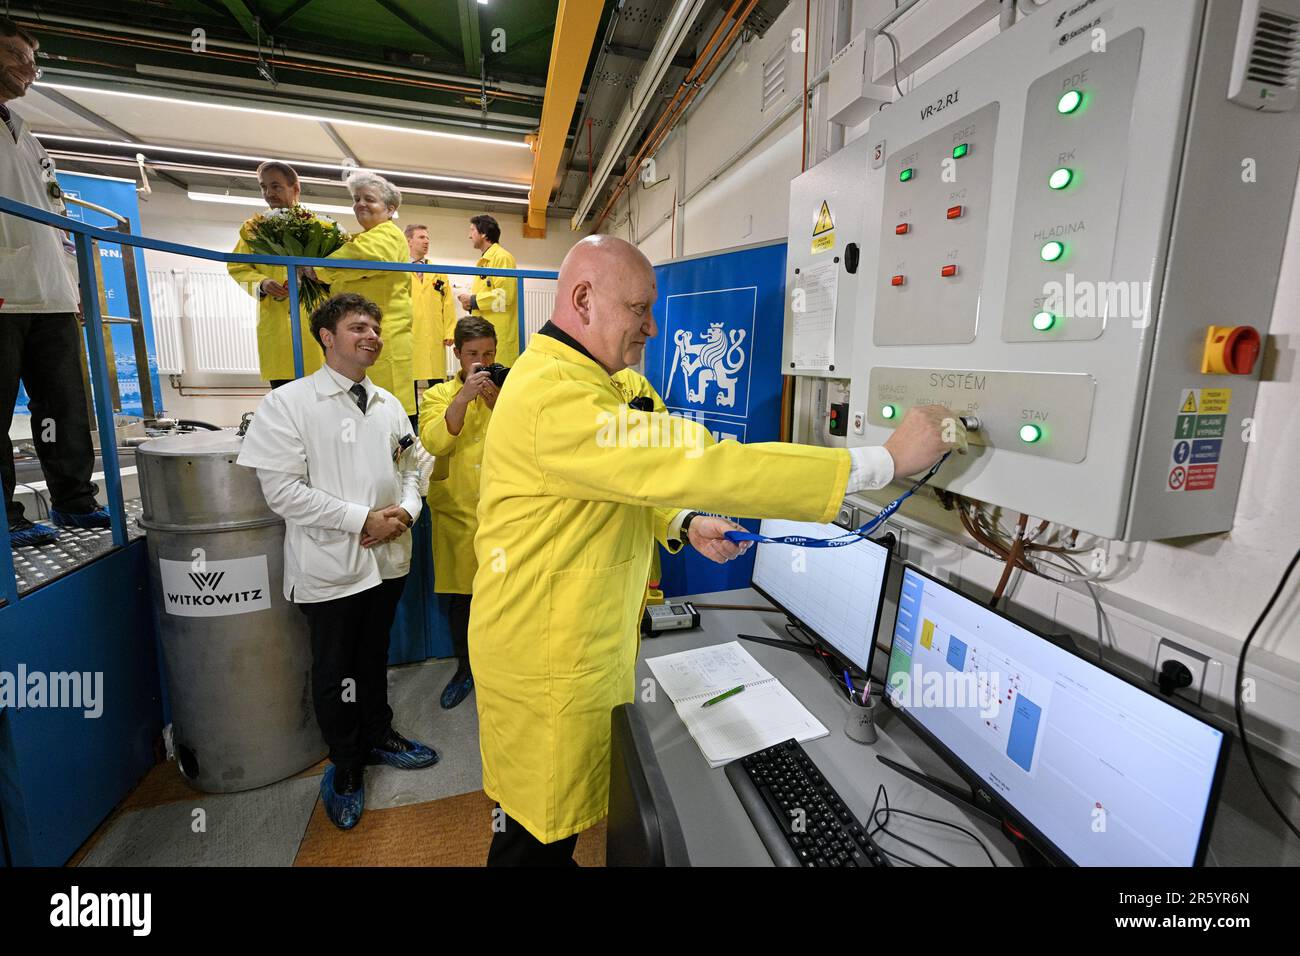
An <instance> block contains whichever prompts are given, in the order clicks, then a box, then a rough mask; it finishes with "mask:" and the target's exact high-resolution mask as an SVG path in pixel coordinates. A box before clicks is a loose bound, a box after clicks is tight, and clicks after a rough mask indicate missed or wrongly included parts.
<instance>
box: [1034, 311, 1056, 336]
mask: <svg viewBox="0 0 1300 956" xmlns="http://www.w3.org/2000/svg"><path fill="white" fill-rule="evenodd" d="M1055 324H1056V316H1054V315H1052V313H1050V312H1039V313H1038V314H1037V315H1035V316H1034V328H1036V329H1037V330H1038V331H1039V332H1046V331H1047V330H1048V329H1050V328H1051V327H1052V326H1054V325H1055Z"/></svg>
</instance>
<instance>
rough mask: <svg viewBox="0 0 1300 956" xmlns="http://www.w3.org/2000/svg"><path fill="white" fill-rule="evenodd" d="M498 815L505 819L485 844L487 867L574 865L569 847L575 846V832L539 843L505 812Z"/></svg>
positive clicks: (576, 837)
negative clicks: (554, 840) (558, 838)
mask: <svg viewBox="0 0 1300 956" xmlns="http://www.w3.org/2000/svg"><path fill="white" fill-rule="evenodd" d="M498 810H500V805H499V804H498ZM501 818H502V820H504V821H505V829H504V830H498V831H497V832H496V833H494V834H492V845H491V846H490V847H488V858H487V865H488V866H577V865H578V864H577V862H576V861H575V860H574V859H573V848H574V847H576V846H577V845H578V835H577V834H576V833H575V834H574V835H573V836H571V837H565V838H564V839H563V840H557V841H556V842H554V843H543V842H542V841H541V840H539V839H537V837H535V836H533V835H532V834H531V833H529V832H528V831H527V830H525V829H524V828H523V827H522V826H520V825H519V822H518V821H516V820H514V819H512V818H511V817H510V815H509V814H506V813H502V814H501Z"/></svg>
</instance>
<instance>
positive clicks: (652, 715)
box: [636, 588, 1019, 866]
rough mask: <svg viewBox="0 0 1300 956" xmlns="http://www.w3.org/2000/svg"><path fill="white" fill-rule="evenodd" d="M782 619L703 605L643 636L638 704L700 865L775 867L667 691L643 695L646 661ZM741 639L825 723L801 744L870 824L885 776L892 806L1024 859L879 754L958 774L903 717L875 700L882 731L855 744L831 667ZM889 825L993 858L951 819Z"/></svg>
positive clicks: (758, 631)
mask: <svg viewBox="0 0 1300 956" xmlns="http://www.w3.org/2000/svg"><path fill="white" fill-rule="evenodd" d="M674 600H695V601H699V602H701V603H705V604H708V603H717V604H752V605H754V606H755V607H763V606H765V605H766V604H767V601H766V600H764V598H763V597H762V596H760V595H759V594H758V593H757V592H756V591H753V590H751V589H749V588H744V589H741V590H736V591H719V592H717V593H714V594H702V595H695V596H693V597H691V598H684V599H682V598H674ZM785 622H786V617H785V615H784V614H782V613H781V612H779V611H759V610H755V611H712V610H701V611H700V628H699V629H698V630H693V631H669V632H667V635H666V636H662V637H652V638H646V639H644V640H643V641H642V642H641V655H640V659H639V660H638V662H637V672H636V673H637V698H636V700H637V707H638V708H639V709H640V710H641V712H642V713H643V714H644V715H645V717H646V720H647V723H648V725H649V729H650V737H651V740H652V741H653V743H654V748H655V753H656V755H657V756H658V758H659V766H660V768H661V769H662V771H663V775H664V779H665V781H666V782H667V784H668V789H669V791H670V792H671V793H672V796H673V804H674V806H675V807H676V809H677V816H678V817H679V818H680V820H681V824H682V831H683V833H684V835H685V837H686V848H687V851H688V852H689V853H690V857H691V863H692V864H693V865H695V866H771V865H772V858H771V857H769V856H768V854H767V850H765V849H764V848H763V843H762V841H760V840H759V838H758V833H757V832H756V831H755V830H754V827H753V824H751V823H750V820H749V817H748V816H747V815H746V814H745V809H744V807H742V806H741V805H740V800H739V799H738V798H737V797H736V793H735V791H734V790H732V788H731V783H730V782H729V781H728V780H727V778H726V775H725V774H724V773H723V770H722V768H718V769H717V770H714V769H712V768H710V767H709V764H708V761H707V760H705V759H704V755H703V754H701V753H700V748H699V746H698V745H697V744H696V743H695V740H694V738H692V737H691V735H690V733H689V732H688V731H687V729H686V725H685V724H683V723H682V721H681V719H680V718H679V717H678V716H677V711H676V709H675V708H674V707H673V702H672V701H671V700H670V699H669V698H668V695H667V694H665V693H663V692H662V690H661V691H659V693H658V694H657V697H656V699H655V700H654V701H653V702H647V701H645V700H643V699H642V697H643V690H642V689H643V688H644V687H646V686H647V685H646V684H645V683H644V682H645V681H646V680H647V679H651V678H652V677H653V675H652V674H651V673H650V668H649V667H648V666H647V665H646V663H645V660H646V658H647V657H660V656H662V655H664V654H673V653H676V652H677V651H685V650H690V649H691V648H694V647H707V646H709V645H711V644H725V643H726V642H728V641H734V640H736V635H737V634H738V633H740V634H754V635H756V636H759V637H781V638H784V637H787V635H786V632H785ZM740 644H741V646H742V647H744V648H745V650H747V651H748V652H749V653H750V654H752V655H753V656H754V659H755V660H757V661H758V662H759V664H761V665H762V666H763V667H764V668H766V669H767V671H768V672H769V673H771V674H772V676H773V677H775V678H777V679H778V680H779V681H780V682H781V683H782V684H784V685H785V686H786V688H787V689H788V690H789V691H790V692H791V693H792V694H794V695H795V697H797V698H799V700H800V701H801V702H802V703H803V705H804V706H805V707H807V708H808V709H809V710H810V711H812V713H813V714H814V715H815V716H816V717H817V719H818V720H820V721H821V722H822V723H823V724H825V725H826V728H827V729H828V730H829V731H830V734H829V736H826V737H822V738H821V739H819V740H811V741H808V742H807V743H805V744H804V745H803V746H804V749H805V750H807V752H808V755H809V757H811V758H812V760H813V762H814V763H816V764H817V767H818V769H819V770H821V772H822V773H823V774H824V775H825V776H826V779H827V780H828V781H830V784H831V786H833V787H834V788H835V789H836V790H837V791H839V794H840V797H841V798H843V800H844V802H845V803H846V804H848V807H849V809H850V810H852V811H853V813H854V815H856V816H857V818H858V819H859V820H860V821H862V823H863V825H864V826H868V827H869V826H870V822H869V820H868V816H869V814H870V812H871V803H872V801H873V800H874V799H875V796H876V788H877V787H878V786H879V785H880V784H882V783H883V784H884V785H885V787H886V789H887V790H888V793H889V801H890V804H891V806H893V807H894V808H895V809H900V810H910V811H912V812H913V813H922V814H925V815H926V816H931V817H936V818H938V819H940V820H947V821H950V822H952V823H956V824H959V825H961V826H964V827H966V828H967V829H968V830H971V831H973V832H975V833H978V834H979V835H980V836H981V837H982V838H983V839H984V843H985V845H987V846H988V848H989V850H990V852H992V854H993V856H994V858H995V859H996V860H997V861H998V866H1013V865H1018V859H1019V858H1018V856H1017V855H1016V851H1015V848H1014V847H1013V846H1012V845H1011V843H1010V841H1009V840H1007V839H1006V838H1005V837H1003V836H1002V834H1001V833H1000V832H999V830H998V828H997V827H995V826H993V825H991V824H988V823H986V822H984V821H982V820H975V819H974V818H973V817H971V816H968V815H967V814H966V813H965V812H964V811H963V810H961V809H960V808H958V807H957V806H956V805H955V804H952V803H950V802H948V801H947V800H945V799H943V798H942V797H939V796H936V795H935V794H932V793H931V792H930V791H928V790H926V789H924V788H923V787H920V786H918V785H917V784H915V783H913V782H911V781H910V780H908V779H907V778H905V777H903V776H902V775H900V774H898V773H895V772H894V771H893V770H891V769H889V768H888V767H886V766H885V765H884V764H882V763H880V762H879V761H878V760H876V754H883V755H884V756H886V757H889V758H891V759H893V760H896V761H898V762H899V763H901V764H903V765H904V766H906V767H911V768H913V769H917V770H920V771H922V772H924V773H928V774H932V775H934V776H937V777H939V778H940V779H942V780H947V781H949V782H953V783H959V782H960V781H959V779H958V778H957V776H956V774H954V773H953V772H952V770H951V769H950V768H948V766H947V765H946V764H945V763H944V762H943V761H942V760H941V759H940V758H939V757H938V756H937V755H936V754H935V753H934V751H932V750H931V749H930V748H929V747H928V746H927V745H926V744H925V743H924V742H922V741H921V739H920V738H919V737H917V736H916V734H915V733H913V732H912V731H911V730H909V729H908V728H907V727H905V726H903V722H902V721H901V720H899V719H898V717H897V716H895V715H894V714H891V713H890V712H889V711H888V709H886V708H885V707H884V706H883V705H881V706H878V707H877V709H876V729H877V731H878V735H879V739H878V740H877V742H876V743H874V744H869V745H864V744H859V743H855V742H854V741H852V740H850V739H849V738H848V736H847V735H846V734H845V733H844V723H845V721H846V720H847V719H848V716H849V713H850V711H851V709H852V707H853V705H852V704H850V703H849V702H848V701H847V700H846V699H845V697H844V694H843V693H841V692H839V691H838V690H837V689H836V687H835V685H834V684H833V683H832V682H831V680H830V677H829V675H828V674H827V672H826V669H825V668H824V667H822V666H821V665H820V664H819V663H818V662H817V661H816V660H814V659H813V658H811V657H808V656H807V655H804V654H798V653H795V652H792V651H787V650H782V649H780V648H776V647H769V646H768V645H765V644H760V643H758V642H756V641H741V642H740ZM882 656H883V652H880V651H877V658H876V659H877V661H879V660H880V659H881V657H882ZM877 670H879V667H877ZM889 829H890V830H891V831H892V832H894V833H897V834H898V835H900V836H902V837H903V838H904V839H907V840H911V841H912V842H914V843H918V844H920V845H921V846H923V847H925V848H926V849H928V850H931V851H932V852H934V853H937V854H939V855H940V856H942V857H944V858H945V859H947V860H950V861H952V862H953V863H955V864H957V865H958V866H988V865H989V860H988V857H987V856H985V855H984V851H983V850H981V849H980V848H979V847H978V846H976V845H975V842H974V841H973V840H971V838H970V837H968V836H966V835H965V834H962V833H959V832H958V831H956V830H953V829H950V828H949V827H944V826H939V825H937V824H933V823H927V822H925V821H923V820H916V819H914V818H910V817H903V816H897V815H895V816H894V817H893V818H892V819H891V820H890V822H889ZM877 842H878V843H879V844H880V846H881V848H882V849H885V850H889V851H892V852H894V853H898V854H900V855H902V856H905V857H907V858H908V859H912V860H915V861H916V862H918V863H922V864H930V865H939V864H938V862H937V861H936V860H934V859H932V858H930V857H927V856H925V855H924V854H923V853H919V852H918V851H916V850H915V849H913V848H912V847H909V846H906V845H904V844H902V843H899V842H898V841H897V840H894V839H892V838H890V837H889V836H886V835H885V834H877ZM904 865H905V864H904Z"/></svg>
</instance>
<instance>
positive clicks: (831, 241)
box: [812, 199, 835, 255]
mask: <svg viewBox="0 0 1300 956" xmlns="http://www.w3.org/2000/svg"><path fill="white" fill-rule="evenodd" d="M834 246H835V220H834V219H833V218H832V217H831V207H830V205H829V204H828V203H827V202H826V200H824V199H823V200H822V207H821V209H820V210H818V212H817V221H816V222H815V223H813V232H812V251H813V255H816V254H817V253H819V252H825V251H826V250H827V249H831V248H833V247H834Z"/></svg>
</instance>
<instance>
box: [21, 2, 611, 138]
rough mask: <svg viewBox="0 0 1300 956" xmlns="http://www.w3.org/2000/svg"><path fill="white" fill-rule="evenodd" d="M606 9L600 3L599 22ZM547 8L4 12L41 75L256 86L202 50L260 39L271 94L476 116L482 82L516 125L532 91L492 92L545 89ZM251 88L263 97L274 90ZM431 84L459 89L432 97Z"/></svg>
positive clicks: (467, 5)
mask: <svg viewBox="0 0 1300 956" xmlns="http://www.w3.org/2000/svg"><path fill="white" fill-rule="evenodd" d="M595 2H599V0H595ZM615 5H616V4H615V2H614V0H607V2H606V3H605V7H606V10H605V16H606V17H608V16H609V14H610V10H611V9H612V8H613V7H614V6H615ZM557 6H558V0H490V2H488V3H486V4H480V3H478V2H477V0H118V2H115V3H113V4H111V5H109V4H105V3H102V2H96V3H87V2H79V0H53V2H50V0H43V2H41V3H40V5H39V11H40V12H39V14H36V15H34V16H28V15H24V13H23V10H22V5H21V3H15V4H13V7H14V14H15V16H16V18H18V19H20V20H23V21H26V22H27V23H28V24H29V25H31V26H32V27H33V28H34V30H35V32H36V33H37V35H38V37H39V39H40V41H41V46H42V51H43V52H44V53H46V54H47V55H48V56H47V57H46V59H45V60H44V62H43V63H42V66H43V67H45V68H46V71H47V72H51V71H53V72H63V73H67V72H72V73H79V74H82V75H87V74H88V75H93V76H112V77H117V78H120V79H137V78H138V77H139V72H138V70H137V64H145V65H146V66H148V67H154V68H162V69H164V70H174V71H184V72H186V73H191V74H193V73H199V74H203V75H204V76H205V78H206V80H205V82H208V83H211V84H213V85H214V86H220V85H221V84H222V83H223V81H224V80H225V78H229V79H230V80H233V81H234V82H235V83H247V81H248V80H250V79H252V80H258V79H259V77H261V76H264V75H265V74H263V73H259V63H258V55H257V53H256V50H235V49H231V48H229V47H222V46H221V45H220V44H219V43H217V44H213V43H212V41H213V40H227V41H238V42H242V43H250V44H255V45H257V44H258V43H259V39H260V46H261V47H262V48H263V51H264V52H263V56H262V59H263V60H264V61H265V67H264V69H265V70H266V71H269V72H270V73H272V74H273V76H274V79H275V81H276V83H277V84H290V85H296V86H311V87H313V88H314V89H315V90H316V91H318V92H319V94H320V97H321V100H322V101H323V102H338V101H339V99H340V98H345V97H346V96H347V95H348V94H355V93H363V94H367V95H371V96H380V97H385V98H388V99H393V100H400V101H404V102H405V103H407V104H409V107H410V108H411V109H412V110H413V111H414V112H418V111H419V109H420V108H422V107H423V108H428V107H430V106H442V107H454V108H460V109H473V110H478V109H480V108H481V106H482V104H481V102H480V99H479V86H480V71H482V72H483V73H484V74H485V75H486V80H487V83H488V88H489V92H488V103H487V109H488V110H489V111H491V112H495V113H497V114H510V115H514V116H516V117H519V118H521V119H522V118H525V117H529V118H535V117H537V116H538V115H540V103H541V96H540V90H538V91H526V92H523V93H520V92H519V91H512V90H511V89H510V88H509V86H508V85H507V87H506V88H505V89H500V88H498V87H497V85H498V84H502V83H504V84H526V85H530V86H535V87H538V88H540V87H543V86H544V85H545V83H546V72H547V67H548V65H549V61H550V54H551V39H552V34H553V30H554V23H555V13H556V8H557ZM59 18H76V19H82V20H86V21H94V23H95V24H96V26H93V27H92V26H85V25H78V24H69V23H66V22H61V20H60V19H59ZM124 26H130V27H133V28H137V29H148V30H157V31H161V32H163V33H166V34H168V35H169V36H168V37H144V36H139V35H132V34H131V33H129V32H127V31H125V30H121V29H120V28H121V27H124ZM114 27H117V28H118V29H114ZM200 28H201V29H202V30H204V31H205V34H206V37H207V39H208V43H209V45H208V48H207V49H206V50H205V51H201V52H195V51H193V50H192V49H191V48H190V44H188V43H184V42H182V40H183V38H186V37H188V36H189V35H190V34H191V33H192V31H193V30H195V29H200ZM323 56H329V57H338V58H346V59H349V60H356V61H362V62H363V63H364V64H368V65H370V66H371V67H372V68H373V69H372V70H367V69H366V68H365V67H357V68H354V69H348V68H345V67H342V66H340V65H338V64H333V63H329V62H326V61H324V60H321V59H313V57H323ZM480 56H481V57H482V61H480V59H479V58H480ZM392 68H402V69H405V70H417V71H421V72H428V73H442V74H450V75H453V76H455V77H458V78H460V79H459V81H458V82H456V81H452V82H450V83H448V82H447V81H445V80H443V81H437V80H434V79H432V78H429V77H418V76H417V77H410V76H399V75H396V74H394V73H392V72H389V71H390V70H391V69H392ZM588 69H590V61H589V63H588ZM356 73H361V74H367V73H374V74H381V75H360V76H358V75H355V74H356ZM260 81H261V82H265V83H266V90H267V92H268V93H270V92H272V91H273V90H274V87H273V86H272V84H271V83H270V82H267V81H266V80H264V79H263V80H260ZM438 83H442V85H450V86H453V87H458V88H457V89H450V90H449V89H442V88H439V87H438V85H437V84H438ZM431 84H432V85H431Z"/></svg>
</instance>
